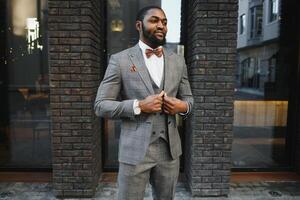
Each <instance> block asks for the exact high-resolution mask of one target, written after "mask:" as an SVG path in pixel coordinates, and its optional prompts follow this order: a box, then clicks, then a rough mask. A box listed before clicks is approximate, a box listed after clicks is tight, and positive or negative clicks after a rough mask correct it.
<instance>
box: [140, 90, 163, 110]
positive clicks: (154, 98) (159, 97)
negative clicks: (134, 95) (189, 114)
mask: <svg viewBox="0 0 300 200" xmlns="http://www.w3.org/2000/svg"><path fill="white" fill-rule="evenodd" d="M164 94H165V92H164V91H161V93H160V94H156V95H150V96H147V97H146V98H145V99H144V100H141V101H139V107H140V108H141V112H144V113H157V112H161V109H162V108H161V107H162V104H163V96H164Z"/></svg>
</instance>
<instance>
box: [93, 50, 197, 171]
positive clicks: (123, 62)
mask: <svg viewBox="0 0 300 200" xmlns="http://www.w3.org/2000/svg"><path fill="white" fill-rule="evenodd" d="M164 67H165V77H164V79H165V80H164V81H165V83H164V91H165V92H166V93H167V95H168V96H170V97H177V98H179V99H181V100H183V101H186V102H187V103H188V105H189V109H190V111H191V109H192V105H193V97H192V93H191V89H190V84H189V82H188V77H187V69H186V65H185V62H184V59H183V58H182V57H181V56H178V55H177V54H175V53H173V52H170V51H168V50H167V49H164ZM154 94H155V92H154V89H153V87H152V82H151V79H150V77H149V74H148V71H147V67H146V65H145V62H144V58H143V55H142V52H141V49H140V48H139V46H138V45H136V46H134V47H132V48H129V49H126V50H124V51H122V52H120V53H117V54H114V55H112V56H111V58H110V61H109V65H108V67H107V70H106V73H105V76H104V79H103V81H102V82H101V84H100V86H99V89H98V93H97V97H96V100H95V112H96V115H97V116H101V117H106V118H113V119H118V118H120V119H122V125H121V135H120V143H119V162H120V163H125V164H128V165H133V166H135V165H138V164H140V163H142V162H143V161H144V159H145V155H146V154H147V151H148V150H149V149H148V148H149V144H150V141H151V133H152V129H153V121H154V118H155V114H147V113H141V114H140V115H134V112H133V102H134V99H138V100H142V99H144V98H146V97H147V96H149V95H154ZM166 121H167V131H168V146H169V152H170V157H171V159H173V160H176V159H178V157H179V156H180V155H181V154H182V149H181V141H180V137H179V134H178V130H177V126H176V120H175V116H171V115H169V116H167V120H166Z"/></svg>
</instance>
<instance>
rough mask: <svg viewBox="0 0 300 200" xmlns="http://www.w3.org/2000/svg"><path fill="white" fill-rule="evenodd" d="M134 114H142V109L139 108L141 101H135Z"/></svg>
mask: <svg viewBox="0 0 300 200" xmlns="http://www.w3.org/2000/svg"><path fill="white" fill-rule="evenodd" d="M133 113H134V115H139V114H141V108H140V107H139V101H138V100H137V99H135V100H134V101H133Z"/></svg>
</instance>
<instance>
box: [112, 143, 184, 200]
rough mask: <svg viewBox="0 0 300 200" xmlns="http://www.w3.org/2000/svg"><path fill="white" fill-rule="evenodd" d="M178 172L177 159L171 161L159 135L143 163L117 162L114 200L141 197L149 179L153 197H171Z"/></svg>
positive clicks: (169, 199) (139, 199) (167, 199)
mask: <svg viewBox="0 0 300 200" xmlns="http://www.w3.org/2000/svg"><path fill="white" fill-rule="evenodd" d="M178 174H179V158H177V159H175V160H173V159H172V157H171V154H170V150H169V144H168V143H167V142H166V141H165V140H164V139H162V138H159V139H157V140H156V141H154V142H153V143H151V144H150V145H149V147H148V150H147V152H146V155H145V158H144V160H143V162H141V163H139V164H137V165H130V164H126V163H122V162H120V163H119V174H118V200H142V199H144V194H145V189H146V186H147V184H148V183H149V182H150V184H151V186H152V196H153V199H154V200H172V199H174V197H175V188H176V184H177V180H178Z"/></svg>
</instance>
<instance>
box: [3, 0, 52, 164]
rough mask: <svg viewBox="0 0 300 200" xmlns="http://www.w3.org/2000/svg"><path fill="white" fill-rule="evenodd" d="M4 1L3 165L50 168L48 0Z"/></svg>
mask: <svg viewBox="0 0 300 200" xmlns="http://www.w3.org/2000/svg"><path fill="white" fill-rule="evenodd" d="M2 2H4V4H5V6H1V10H0V12H1V13H2V14H1V16H2V19H4V21H5V23H1V27H0V33H1V43H0V45H1V49H4V51H1V55H0V56H1V58H2V59H1V60H0V65H1V75H0V78H1V80H0V83H1V84H0V92H1V102H0V106H1V116H0V117H1V118H0V144H1V149H0V167H1V168H50V167H51V148H50V147H51V143H50V113H49V78H48V58H47V57H48V56H47V51H48V50H47V0H11V1H2ZM2 41H3V42H2Z"/></svg>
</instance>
